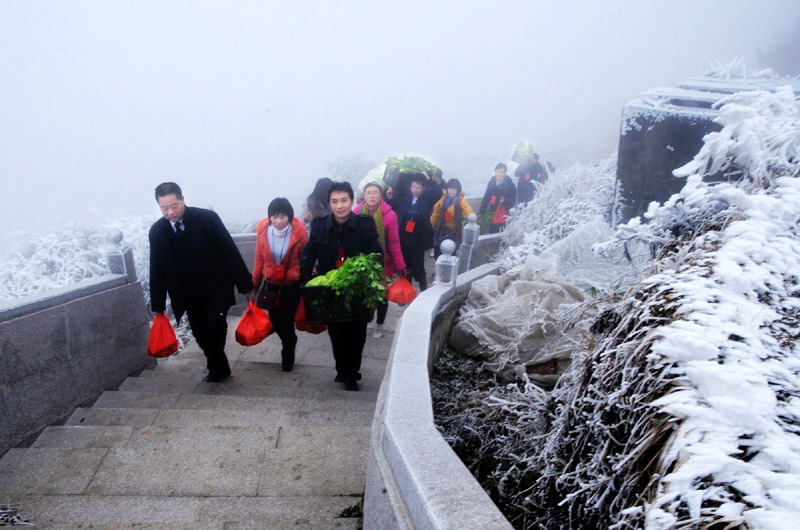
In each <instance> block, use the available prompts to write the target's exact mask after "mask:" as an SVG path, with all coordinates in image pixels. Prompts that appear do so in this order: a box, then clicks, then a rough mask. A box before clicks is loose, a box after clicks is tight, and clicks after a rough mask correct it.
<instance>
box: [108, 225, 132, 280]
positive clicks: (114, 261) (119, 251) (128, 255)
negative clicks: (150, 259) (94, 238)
mask: <svg viewBox="0 0 800 530" xmlns="http://www.w3.org/2000/svg"><path fill="white" fill-rule="evenodd" d="M122 238H123V235H122V232H121V231H119V230H112V231H111V232H109V234H108V236H106V240H107V241H108V242H109V243H110V244H111V245H113V246H114V247H115V248H112V249H110V250H109V251H108V254H107V255H106V258H107V259H108V268H109V269H110V271H111V274H123V275H125V276H127V277H128V283H136V282H137V281H138V277H137V276H136V263H135V262H134V260H133V250H132V249H131V247H129V246H127V245H123V244H122Z"/></svg>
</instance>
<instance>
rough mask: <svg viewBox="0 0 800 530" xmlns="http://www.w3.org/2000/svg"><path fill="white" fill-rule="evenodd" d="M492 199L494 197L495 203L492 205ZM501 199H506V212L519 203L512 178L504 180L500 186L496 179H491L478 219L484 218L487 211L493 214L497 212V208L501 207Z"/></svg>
mask: <svg viewBox="0 0 800 530" xmlns="http://www.w3.org/2000/svg"><path fill="white" fill-rule="evenodd" d="M492 197H494V203H492ZM501 197H505V200H504V201H503V208H505V209H506V211H508V210H510V209H511V208H513V207H514V205H515V204H516V203H517V188H515V187H514V183H513V182H511V178H510V177H508V176H506V178H504V179H503V181H502V182H501V183H500V186H498V185H497V179H496V178H494V177H492V178H491V180H490V181H489V185H488V186H486V193H484V194H483V200H482V201H481V208H480V210H478V217H481V216H483V214H485V213H486V212H487V211H489V212H493V211H495V210H497V207H498V206H499V205H500V198H501Z"/></svg>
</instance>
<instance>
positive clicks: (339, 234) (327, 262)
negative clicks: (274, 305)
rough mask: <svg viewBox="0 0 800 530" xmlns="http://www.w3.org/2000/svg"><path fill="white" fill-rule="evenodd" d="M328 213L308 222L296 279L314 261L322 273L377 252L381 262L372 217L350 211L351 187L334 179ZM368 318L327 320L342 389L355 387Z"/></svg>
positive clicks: (309, 269) (305, 277)
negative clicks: (349, 259) (306, 237)
mask: <svg viewBox="0 0 800 530" xmlns="http://www.w3.org/2000/svg"><path fill="white" fill-rule="evenodd" d="M328 204H329V205H330V208H331V213H329V214H328V215H326V216H324V217H317V218H316V219H314V220H313V221H311V236H309V238H308V243H306V247H305V249H303V255H302V256H301V257H300V282H301V283H304V282H307V281H308V280H309V279H311V273H312V270H313V268H314V264H315V263H316V264H317V272H318V273H319V274H325V273H326V272H328V271H330V270H332V269H338V268H339V267H341V266H342V264H343V263H344V261H345V260H346V259H347V258H351V257H355V256H358V255H359V254H372V253H373V252H377V253H378V255H379V258H378V262H379V263H380V264H381V265H383V249H382V248H381V242H380V239H379V238H378V229H377V228H376V226H375V220H374V219H373V218H372V216H369V215H358V214H355V213H353V187H352V186H350V183H349V182H334V183H332V184H331V186H330V188H329V189H328ZM367 322H368V320H352V321H345V322H330V323H329V324H328V335H329V336H330V338H331V346H332V347H333V357H334V359H335V360H336V379H334V381H336V382H339V383H344V389H345V390H350V391H357V390H358V383H357V382H356V381H357V380H358V379H360V374H359V373H358V371H359V370H360V369H361V354H362V353H363V350H364V343H365V342H366V339H367Z"/></svg>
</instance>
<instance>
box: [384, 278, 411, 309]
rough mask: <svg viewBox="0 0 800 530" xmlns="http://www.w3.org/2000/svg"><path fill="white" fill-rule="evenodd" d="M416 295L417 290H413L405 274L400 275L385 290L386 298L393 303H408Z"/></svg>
mask: <svg viewBox="0 0 800 530" xmlns="http://www.w3.org/2000/svg"><path fill="white" fill-rule="evenodd" d="M416 297H417V291H415V290H414V286H413V285H411V282H410V281H408V280H407V279H406V277H405V276H400V278H398V279H397V280H395V282H394V283H393V284H392V285H390V286H389V289H388V290H387V291H386V298H387V299H388V300H389V301H390V302H394V303H395V304H400V305H405V304H410V303H411V302H413V301H414V298H416Z"/></svg>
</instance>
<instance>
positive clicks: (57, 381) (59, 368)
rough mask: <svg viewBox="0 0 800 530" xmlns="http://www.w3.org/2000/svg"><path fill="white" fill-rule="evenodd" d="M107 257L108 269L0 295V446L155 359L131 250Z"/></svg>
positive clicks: (4, 447)
mask: <svg viewBox="0 0 800 530" xmlns="http://www.w3.org/2000/svg"><path fill="white" fill-rule="evenodd" d="M118 242H119V240H118ZM108 261H109V266H110V268H111V272H112V274H109V275H107V276H101V277H96V278H92V279H89V280H84V281H83V282H80V283H78V284H76V285H73V286H70V287H65V288H60V289H54V290H52V291H48V292H47V293H44V294H40V295H33V296H27V297H24V298H20V299H16V300H11V301H8V302H3V303H0V416H2V418H3V421H2V423H0V454H2V453H4V452H5V451H7V450H8V449H9V448H11V447H14V446H15V445H17V444H19V443H21V442H24V441H25V440H26V439H28V438H29V437H31V436H33V435H35V434H36V433H37V432H38V431H39V430H41V429H42V428H44V427H46V426H47V425H48V424H50V423H53V422H55V421H58V420H59V419H61V418H63V417H65V416H67V415H69V414H70V413H71V412H72V411H73V410H74V409H75V407H77V406H79V405H80V404H81V403H83V402H85V401H87V400H89V399H91V398H93V397H96V396H97V395H99V394H100V393H102V392H103V391H104V390H106V389H107V388H109V387H112V386H114V385H115V384H118V383H119V382H121V381H122V380H123V379H125V377H127V376H128V375H130V374H131V373H133V372H135V371H136V370H139V369H141V368H142V367H144V366H146V365H147V364H149V363H150V362H151V360H152V359H151V358H150V357H148V355H147V337H148V333H149V330H150V324H149V319H148V317H147V312H146V310H145V305H144V302H143V300H144V297H143V293H142V286H141V284H140V283H139V282H138V281H137V278H136V269H135V268H134V265H133V255H132V253H131V251H130V249H127V248H120V249H119V250H118V251H114V252H112V253H110V255H109V256H108Z"/></svg>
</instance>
